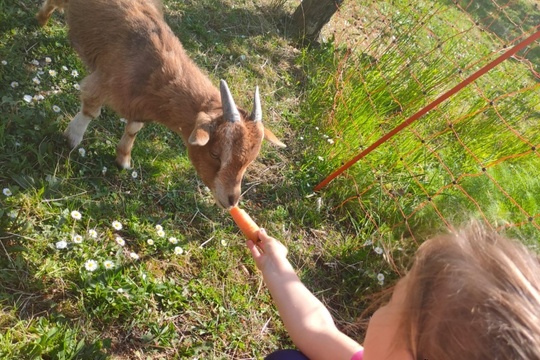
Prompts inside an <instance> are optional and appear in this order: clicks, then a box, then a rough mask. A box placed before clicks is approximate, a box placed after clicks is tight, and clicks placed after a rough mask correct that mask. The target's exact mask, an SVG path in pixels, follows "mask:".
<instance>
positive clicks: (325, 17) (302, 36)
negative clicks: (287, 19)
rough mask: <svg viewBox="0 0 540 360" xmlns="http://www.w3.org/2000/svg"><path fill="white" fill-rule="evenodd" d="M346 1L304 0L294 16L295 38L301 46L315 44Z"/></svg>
mask: <svg viewBox="0 0 540 360" xmlns="http://www.w3.org/2000/svg"><path fill="white" fill-rule="evenodd" d="M343 1H344V0H303V1H302V2H301V3H300V5H299V6H298V7H297V8H296V10H295V11H294V13H293V15H292V24H293V31H294V34H293V35H294V37H295V38H296V39H298V40H299V41H300V43H301V44H303V45H305V44H306V43H308V44H309V43H315V42H317V40H318V39H319V36H320V34H321V30H322V28H323V26H324V25H326V23H328V21H330V18H331V17H332V15H334V13H335V12H336V11H337V10H338V9H339V7H340V6H341V4H342V3H343Z"/></svg>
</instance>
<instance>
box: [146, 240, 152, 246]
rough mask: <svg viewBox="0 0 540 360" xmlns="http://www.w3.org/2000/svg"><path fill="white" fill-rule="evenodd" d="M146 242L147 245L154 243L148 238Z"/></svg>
mask: <svg viewBox="0 0 540 360" xmlns="http://www.w3.org/2000/svg"><path fill="white" fill-rule="evenodd" d="M146 243H147V244H148V245H150V246H152V245H154V240H152V239H148V240H146Z"/></svg>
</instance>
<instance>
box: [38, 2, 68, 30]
mask: <svg viewBox="0 0 540 360" xmlns="http://www.w3.org/2000/svg"><path fill="white" fill-rule="evenodd" d="M67 2H68V0H45V1H44V2H43V4H42V5H41V8H40V9H39V11H38V13H37V14H36V19H37V21H38V23H39V25H40V26H45V25H47V22H48V21H49V18H50V17H51V15H52V13H53V12H54V10H56V9H58V8H59V9H63V8H64V6H65V5H66V4H67Z"/></svg>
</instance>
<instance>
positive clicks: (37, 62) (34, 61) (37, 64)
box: [30, 59, 39, 66]
mask: <svg viewBox="0 0 540 360" xmlns="http://www.w3.org/2000/svg"><path fill="white" fill-rule="evenodd" d="M30 64H32V65H35V66H39V61H37V60H36V59H34V60H32V61H30Z"/></svg>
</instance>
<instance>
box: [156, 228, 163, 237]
mask: <svg viewBox="0 0 540 360" xmlns="http://www.w3.org/2000/svg"><path fill="white" fill-rule="evenodd" d="M157 235H158V236H159V237H165V231H163V230H158V231H157Z"/></svg>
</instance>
